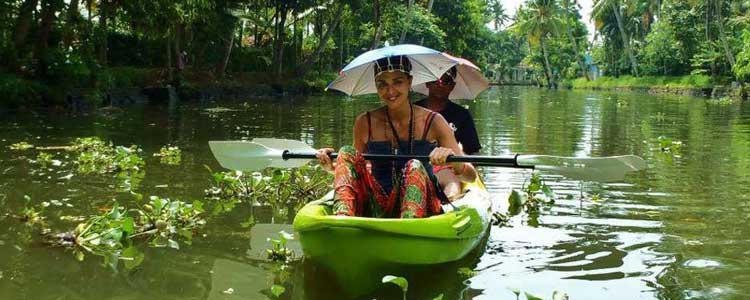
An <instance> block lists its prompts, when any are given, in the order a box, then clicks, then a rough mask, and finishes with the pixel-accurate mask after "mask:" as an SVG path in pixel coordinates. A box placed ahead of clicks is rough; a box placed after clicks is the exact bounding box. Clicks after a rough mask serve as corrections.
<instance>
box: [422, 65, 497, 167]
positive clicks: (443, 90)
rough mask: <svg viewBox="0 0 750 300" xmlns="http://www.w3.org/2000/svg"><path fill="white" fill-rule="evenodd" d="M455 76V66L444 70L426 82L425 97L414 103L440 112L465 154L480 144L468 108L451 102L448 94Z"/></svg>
mask: <svg viewBox="0 0 750 300" xmlns="http://www.w3.org/2000/svg"><path fill="white" fill-rule="evenodd" d="M455 76H456V67H453V68H451V69H450V70H448V72H445V74H443V76H442V77H441V78H440V80H437V81H432V82H428V83H427V84H426V85H427V89H428V90H429V91H430V94H429V96H427V98H425V99H422V100H420V101H417V102H416V103H415V104H417V105H419V106H422V107H425V108H427V109H429V110H432V111H435V112H438V113H440V114H441V115H442V116H443V118H445V120H446V121H448V123H449V124H450V125H451V127H453V130H454V134H455V135H456V141H458V143H459V144H461V146H462V147H463V151H464V153H465V154H467V155H475V154H478V153H479V149H481V148H482V145H480V144H479V136H478V135H477V129H476V128H475V127H474V119H473V118H472V117H471V113H469V110H468V109H466V108H464V107H463V106H461V105H458V104H456V103H453V101H451V100H449V99H448V96H449V95H450V94H451V91H453V88H454V87H455V86H456V82H455V80H454V79H453V78H455Z"/></svg>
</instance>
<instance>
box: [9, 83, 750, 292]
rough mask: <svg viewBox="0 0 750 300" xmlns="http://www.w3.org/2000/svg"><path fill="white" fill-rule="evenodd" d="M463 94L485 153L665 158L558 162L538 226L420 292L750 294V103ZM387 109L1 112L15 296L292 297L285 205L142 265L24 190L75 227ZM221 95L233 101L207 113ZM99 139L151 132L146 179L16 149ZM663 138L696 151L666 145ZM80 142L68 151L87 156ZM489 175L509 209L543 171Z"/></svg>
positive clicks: (442, 273) (282, 104)
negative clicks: (608, 166)
mask: <svg viewBox="0 0 750 300" xmlns="http://www.w3.org/2000/svg"><path fill="white" fill-rule="evenodd" d="M462 104H464V105H466V106H467V107H468V108H469V109H470V110H471V111H472V113H473V115H474V118H475V121H476V123H477V128H478V131H479V134H480V138H481V141H482V144H483V146H484V148H483V150H482V153H483V154H487V155H500V154H511V153H525V154H549V155H560V156H609V155H619V154H635V155H639V156H641V157H643V158H644V159H646V161H647V162H648V169H647V170H646V171H642V172H638V173H634V174H630V175H629V176H628V177H627V178H626V179H625V180H623V181H622V182H616V183H580V182H577V181H570V180H566V179H564V178H560V177H556V176H554V174H549V175H546V174H545V176H544V178H545V180H546V182H547V184H549V185H550V186H552V188H553V189H554V191H555V192H556V193H557V196H558V200H557V202H556V204H555V205H554V206H553V207H551V208H548V209H544V210H543V211H542V212H541V216H540V217H539V218H538V220H537V221H538V222H532V221H529V219H528V218H527V217H526V216H523V215H519V216H515V217H513V218H512V219H511V221H510V224H511V225H512V227H503V228H498V227H493V228H492V229H491V231H490V235H489V239H488V240H487V243H486V248H485V249H484V251H483V252H481V253H477V254H476V255H473V256H470V257H467V258H466V259H464V260H462V261H460V262H457V263H455V264H450V265H448V266H439V267H436V268H435V270H434V272H430V274H427V275H424V276H422V277H418V278H417V279H413V280H412V281H411V282H410V290H409V293H408V298H409V299H433V298H434V297H436V296H437V295H438V294H441V293H442V294H443V299H483V300H484V299H493V300H496V299H509V300H510V299H516V295H515V294H514V292H513V291H512V289H518V290H520V291H523V292H529V293H531V294H534V295H537V296H540V297H542V298H544V299H551V298H552V293H553V291H563V292H565V293H567V294H568V295H569V297H570V299H575V300H582V299H748V298H750V238H749V237H750V226H748V220H749V219H750V102H748V101H746V102H744V103H742V102H739V101H737V102H733V103H726V102H717V101H710V100H706V99H698V98H689V97H673V96H650V95H643V94H626V93H605V92H592V91H546V90H542V89H529V88H493V89H491V90H490V91H488V92H486V93H484V94H482V96H481V97H480V99H478V100H476V101H469V102H462ZM377 105H378V102H377V100H376V99H375V98H365V99H348V98H345V97H340V96H337V95H323V96H312V97H280V98H264V99H247V100H245V101H217V102H212V103H204V104H194V103H189V104H180V105H173V106H168V105H160V106H150V105H146V106H136V107H131V108H128V109H126V110H124V111H107V112H98V113H92V114H88V115H66V114H46V113H43V114H39V113H28V112H27V113H17V114H16V113H13V114H5V115H2V116H0V117H2V120H1V121H0V299H4V300H15V299H275V296H273V295H272V293H271V290H270V288H271V286H272V285H273V283H274V279H276V280H277V281H278V276H279V274H278V271H277V270H274V268H273V266H272V265H271V264H269V263H268V262H266V261H265V259H264V258H265V257H264V255H263V251H265V248H267V247H269V244H268V243H267V242H266V238H267V237H274V236H276V235H277V232H278V231H279V230H282V229H284V230H291V226H290V225H288V223H290V222H291V221H290V219H289V218H288V217H285V216H284V215H278V214H272V213H269V214H268V215H266V216H265V218H263V217H262V216H261V218H259V220H260V221H262V222H264V223H276V224H259V225H256V226H255V227H254V228H253V229H252V230H249V229H244V228H242V227H241V226H240V225H239V223H240V222H242V221H244V220H246V219H247V216H248V211H247V210H246V209H244V208H241V207H238V208H237V209H235V210H234V211H232V212H231V213H229V214H227V215H225V216H222V217H220V218H216V219H211V222H209V224H207V226H206V227H205V229H204V230H203V231H202V232H201V233H200V235H199V236H197V237H196V238H195V239H194V242H193V244H192V245H182V247H181V249H180V250H174V249H169V248H147V247H142V248H143V250H144V252H145V260H144V262H143V264H142V265H140V266H139V267H137V268H136V269H133V270H125V269H124V268H123V269H120V270H119V271H117V272H114V271H112V270H110V269H109V268H107V267H104V266H102V260H101V259H100V258H98V257H95V256H89V257H87V258H86V259H85V260H84V261H82V262H79V261H78V260H76V259H75V257H74V256H73V255H72V254H71V253H70V252H66V251H65V250H63V249H61V248H49V247H47V246H45V245H44V244H42V243H41V242H40V240H41V239H40V237H39V233H38V232H36V231H34V230H33V229H31V228H29V226H27V225H26V224H23V223H21V222H19V221H18V220H17V219H16V218H13V217H11V215H12V214H15V213H18V212H19V211H20V210H22V208H23V207H24V195H28V196H29V197H30V198H31V201H32V204H39V203H42V202H52V203H54V205H51V206H50V207H48V208H47V209H46V210H45V212H44V213H43V214H44V215H45V216H46V217H47V220H48V222H49V223H50V226H52V228H53V230H60V231H63V230H70V229H72V227H75V223H70V222H65V221H62V220H59V219H60V218H59V217H60V216H62V215H84V216H85V215H92V214H98V213H99V211H100V210H101V209H105V208H107V207H110V206H111V203H112V200H113V199H117V201H118V202H119V203H121V204H127V203H128V201H135V200H132V196H130V193H129V192H127V191H126V188H125V187H127V186H129V187H130V188H132V189H133V190H135V191H137V192H139V193H142V194H145V195H158V196H164V197H171V198H176V199H184V200H186V201H190V200H192V199H202V198H203V196H204V189H206V188H208V187H209V184H210V173H209V171H208V170H207V169H206V167H205V166H208V167H210V168H212V169H213V170H220V169H221V168H220V167H219V166H218V163H216V162H215V160H214V159H213V157H212V156H211V153H210V151H209V149H208V144H207V141H209V140H224V139H227V140H228V139H245V138H253V137H276V138H289V139H298V140H303V141H306V142H308V143H310V144H312V145H314V146H316V147H317V146H334V147H338V146H341V145H344V144H347V143H350V141H351V130H350V128H351V124H352V123H353V119H354V117H355V116H356V115H357V114H359V113H361V112H362V111H364V110H366V109H371V108H374V107H376V106H377ZM216 107H225V108H229V109H230V110H225V111H215V110H214V111H207V110H206V109H207V108H216ZM85 136H98V137H101V138H103V139H107V140H112V141H113V142H114V143H115V144H116V145H131V144H135V145H139V146H140V147H141V148H142V149H143V150H144V151H143V157H144V158H145V160H146V170H145V176H144V177H143V178H141V179H139V180H130V181H123V180H121V179H120V180H118V179H117V178H115V177H114V176H109V175H104V176H102V175H97V176H81V175H78V174H75V172H74V170H73V168H72V167H70V166H67V165H63V166H60V167H54V166H53V167H49V168H40V167H38V166H37V165H35V164H33V163H30V162H29V159H34V158H35V157H36V151H33V150H31V151H25V152H19V151H11V150H10V149H8V146H9V145H11V144H13V143H17V142H20V141H27V142H29V143H31V144H35V145H44V146H52V145H66V144H70V142H71V141H72V140H73V139H74V138H77V137H85ZM660 136H663V137H666V138H669V139H672V140H673V141H679V142H682V146H681V147H680V149H679V150H677V151H673V152H671V153H666V152H664V151H662V150H661V149H660V144H659V141H658V138H659V137H660ZM166 144H171V145H176V146H178V147H180V149H182V151H183V152H182V163H181V164H180V165H178V166H168V165H162V164H160V163H159V160H158V158H155V157H153V156H152V154H153V153H155V152H158V151H159V148H161V147H162V146H164V145H166ZM64 155H65V154H64V152H60V153H58V154H56V157H55V158H56V159H59V160H61V161H70V160H71V158H66V157H65V156H64ZM482 172H483V173H484V179H485V182H486V184H487V186H488V188H489V189H490V192H491V193H492V194H493V200H494V201H496V203H497V205H498V206H502V205H501V204H502V203H504V201H506V199H505V197H503V196H502V195H504V194H505V192H507V190H508V189H509V188H520V187H521V186H522V185H523V184H524V182H525V181H527V180H528V179H529V178H530V173H529V171H527V170H514V169H501V168H484V169H483V170H482ZM71 174H72V176H71ZM53 200H56V201H53ZM537 223H538V224H537ZM291 246H292V248H294V247H295V245H294V244H292V245H291ZM332 251H335V249H333V250H332ZM297 254H298V255H299V254H300V253H299V249H297ZM465 268H469V269H472V270H474V272H465V270H466V269H465ZM459 270H464V272H461V273H463V274H459V272H458V271H459ZM466 273H469V274H466ZM319 275H320V274H317V272H316V271H315V267H314V266H309V265H307V264H304V263H301V262H295V263H294V264H292V268H291V270H290V272H289V276H290V277H289V279H288V280H287V281H286V283H285V284H284V286H285V287H286V291H285V292H284V293H283V294H282V295H281V299H340V297H341V296H340V294H338V293H336V291H331V290H330V288H329V287H330V286H331V284H330V282H328V281H327V279H325V277H324V276H319ZM394 275H398V274H394ZM373 298H377V299H401V294H400V292H398V290H397V289H396V288H395V286H383V288H381V290H379V291H377V292H376V294H374V295H370V296H369V297H367V298H365V299H373ZM521 299H523V293H522V295H521Z"/></svg>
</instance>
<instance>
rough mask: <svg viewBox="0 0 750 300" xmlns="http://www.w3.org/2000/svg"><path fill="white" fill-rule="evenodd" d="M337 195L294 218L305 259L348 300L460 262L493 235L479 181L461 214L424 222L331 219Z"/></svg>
mask: <svg viewBox="0 0 750 300" xmlns="http://www.w3.org/2000/svg"><path fill="white" fill-rule="evenodd" d="M332 195H333V193H332V192H331V193H329V194H328V195H327V196H326V197H324V198H322V199H319V200H316V201H313V202H310V203H308V204H307V205H305V206H304V207H303V208H302V209H301V210H300V211H299V212H298V213H297V216H296V217H295V218H294V230H295V232H296V233H297V235H298V237H299V240H300V243H301V244H302V251H303V252H304V255H305V259H309V260H311V261H313V262H314V263H316V264H318V265H320V266H322V267H323V268H325V269H327V270H326V271H327V272H328V273H330V274H332V275H333V276H334V277H335V278H336V279H337V281H338V285H339V287H340V288H341V289H342V290H343V291H345V292H348V293H349V296H356V295H361V294H365V293H367V292H369V291H370V290H371V289H372V287H374V286H377V285H379V284H380V281H381V278H382V277H383V276H384V275H397V276H399V275H401V274H398V272H399V270H404V269H415V268H421V267H427V266H431V265H436V264H442V263H447V262H452V261H456V260H459V259H461V258H463V257H464V256H466V255H467V254H468V253H469V252H470V251H472V250H473V249H474V248H475V247H476V246H477V245H478V244H479V243H480V241H481V240H482V238H484V236H485V235H486V233H487V232H488V230H487V227H488V226H489V222H490V215H491V212H490V209H491V204H490V197H489V194H488V193H487V190H486V188H485V187H484V184H483V183H482V182H481V180H480V179H477V180H476V181H475V182H473V183H467V184H464V196H463V197H462V198H461V199H459V200H457V201H454V202H453V204H454V206H455V207H457V208H458V209H457V210H456V209H454V210H452V211H449V212H447V213H444V214H441V215H437V216H432V217H429V218H423V219H381V218H365V217H344V216H334V215H331V207H330V202H331V199H332Z"/></svg>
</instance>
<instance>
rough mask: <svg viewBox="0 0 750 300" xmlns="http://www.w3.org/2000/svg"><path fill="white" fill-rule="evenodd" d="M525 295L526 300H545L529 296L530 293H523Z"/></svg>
mask: <svg viewBox="0 0 750 300" xmlns="http://www.w3.org/2000/svg"><path fill="white" fill-rule="evenodd" d="M523 294H524V295H526V300H544V299H542V298H540V297H537V296H534V295H532V294H529V292H523Z"/></svg>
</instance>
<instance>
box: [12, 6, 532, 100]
mask: <svg viewBox="0 0 750 300" xmlns="http://www.w3.org/2000/svg"><path fill="white" fill-rule="evenodd" d="M490 2H492V1H490ZM0 11H2V13H0V37H2V39H1V41H0V91H2V92H6V93H5V94H11V95H14V96H13V97H11V98H12V99H20V100H14V101H22V102H23V101H26V100H25V99H27V98H39V97H43V98H45V99H48V100H52V101H57V102H59V101H61V100H62V98H63V97H62V96H61V95H48V94H54V93H53V92H57V93H58V94H60V93H64V92H65V91H68V90H70V89H91V88H94V89H108V88H114V87H128V86H145V85H154V84H167V83H175V84H181V83H185V82H186V81H187V83H196V84H198V85H200V84H202V83H214V82H216V81H217V80H221V81H225V80H227V81H229V82H237V81H238V80H239V81H240V82H241V83H243V84H253V83H262V84H277V83H281V84H285V83H288V82H290V81H294V80H297V81H298V82H299V83H301V84H311V85H320V82H318V81H317V80H315V79H314V77H315V76H319V75H322V74H331V73H333V74H335V72H336V71H337V70H338V69H340V68H341V67H342V66H343V65H344V64H345V63H346V62H347V61H349V60H351V59H352V58H353V57H354V56H356V55H358V54H360V53H362V52H363V51H366V50H368V49H372V48H375V47H380V46H383V45H384V44H386V43H389V44H398V43H414V44H423V45H425V46H428V47H432V48H435V49H440V50H446V51H448V52H451V53H453V54H455V55H459V56H465V57H467V58H469V59H470V60H473V61H475V62H476V63H478V64H479V65H480V66H492V68H500V69H503V68H505V69H507V68H509V67H511V66H515V65H517V64H518V62H519V61H520V59H521V57H522V56H523V55H522V54H521V53H520V51H519V50H518V42H517V41H516V40H514V39H512V38H511V37H509V35H508V34H507V33H505V32H503V31H500V30H497V29H496V30H495V31H492V30H490V28H489V27H487V26H486V24H488V23H490V22H491V21H492V20H497V21H498V22H506V21H507V19H508V17H507V16H506V15H504V13H503V11H504V10H503V8H502V5H501V4H500V2H499V1H494V2H492V3H490V4H489V5H488V3H486V1H485V0H468V1H452V0H429V1H428V0H417V1H415V0H412V1H396V0H379V1H363V0H340V1H328V0H294V1H288V0H283V1H282V0H252V1H251V0H178V1H165V0H156V1H121V0H86V1H81V0H68V1H63V0H11V1H4V2H3V4H2V6H1V7H0ZM498 29H499V28H498ZM311 71H312V72H311ZM315 71H317V72H315ZM310 73H313V74H314V73H317V75H315V76H310V75H308V74H310ZM246 74H250V75H246ZM227 75H230V76H227ZM227 77H228V78H227ZM328 77H329V76H326V78H328ZM258 78H262V79H263V80H262V82H258V81H257V80H255V79H258ZM295 78H297V79H295ZM27 81H28V82H27ZM32 82H34V83H36V82H38V83H40V84H41V86H44V87H47V86H50V87H52V88H51V89H49V90H47V89H42V88H39V87H37V86H35V85H33V84H31V83H32ZM18 83H23V84H18ZM19 86H20V87H19Z"/></svg>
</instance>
